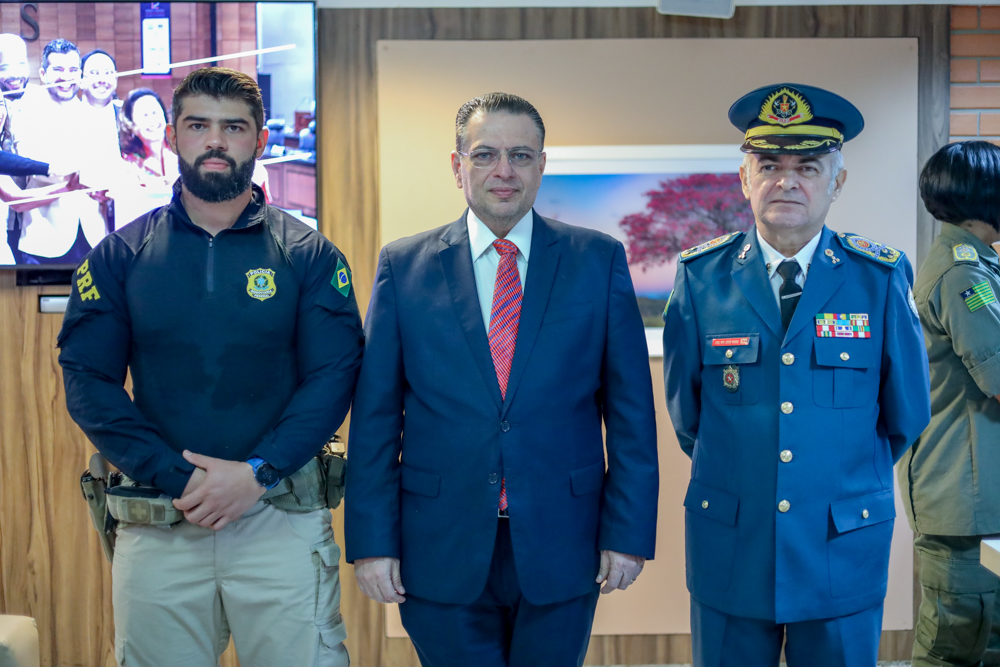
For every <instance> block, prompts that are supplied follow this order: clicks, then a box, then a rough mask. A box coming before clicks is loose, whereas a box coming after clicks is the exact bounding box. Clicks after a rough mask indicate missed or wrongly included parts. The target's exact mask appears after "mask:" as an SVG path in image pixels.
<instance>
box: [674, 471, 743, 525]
mask: <svg viewBox="0 0 1000 667" xmlns="http://www.w3.org/2000/svg"><path fill="white" fill-rule="evenodd" d="M739 506H740V499H739V498H738V497H737V496H734V495H733V494H731V493H726V492H725V491H719V490H718V489H713V488H712V487H710V486H705V485H704V484H702V483H701V482H698V481H696V480H693V479H692V480H691V483H690V484H689V485H688V490H687V496H685V497H684V507H686V508H687V509H688V511H689V512H691V513H692V514H695V515H698V516H703V517H705V518H707V519H712V520H713V521H718V522H719V523H724V524H726V525H727V526H735V525H736V513H737V510H738V509H739Z"/></svg>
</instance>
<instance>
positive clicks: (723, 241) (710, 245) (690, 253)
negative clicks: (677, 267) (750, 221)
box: [679, 232, 743, 262]
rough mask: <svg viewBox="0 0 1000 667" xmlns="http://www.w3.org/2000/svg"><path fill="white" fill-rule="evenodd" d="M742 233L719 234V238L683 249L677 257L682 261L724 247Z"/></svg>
mask: <svg viewBox="0 0 1000 667" xmlns="http://www.w3.org/2000/svg"><path fill="white" fill-rule="evenodd" d="M742 235H743V232H730V233H729V234H726V235H725V236H720V237H719V238H715V239H712V240H711V241H706V242H705V243H702V244H701V245H696V246H695V247H693V248H688V249H687V250H685V251H683V252H682V253H681V254H680V257H679V259H680V261H682V262H686V261H688V260H689V259H694V258H695V257H700V256H701V255H704V254H705V253H706V252H709V251H711V250H718V249H719V248H724V247H726V246H727V245H729V244H730V243H732V242H733V241H735V240H736V239H738V238H739V237H740V236H742Z"/></svg>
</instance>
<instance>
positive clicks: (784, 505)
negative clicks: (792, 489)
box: [778, 500, 792, 513]
mask: <svg viewBox="0 0 1000 667" xmlns="http://www.w3.org/2000/svg"><path fill="white" fill-rule="evenodd" d="M790 509H792V504H791V503H790V502H788V501H787V500H782V501H781V502H780V503H778V511H779V512H781V513H785V512H787V511H788V510H790Z"/></svg>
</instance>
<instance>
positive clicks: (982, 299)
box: [961, 280, 997, 313]
mask: <svg viewBox="0 0 1000 667" xmlns="http://www.w3.org/2000/svg"><path fill="white" fill-rule="evenodd" d="M961 296H962V298H963V299H965V305H966V306H968V307H969V310H970V311H972V312H973V313H974V312H976V311H977V310H979V309H980V308H982V307H983V306H985V305H986V304H988V303H993V302H995V301H996V300H997V297H996V295H995V294H993V288H992V287H990V283H989V281H987V280H984V281H983V282H981V283H976V284H975V285H973V286H972V287H970V288H969V289H967V290H965V291H964V292H962V294H961Z"/></svg>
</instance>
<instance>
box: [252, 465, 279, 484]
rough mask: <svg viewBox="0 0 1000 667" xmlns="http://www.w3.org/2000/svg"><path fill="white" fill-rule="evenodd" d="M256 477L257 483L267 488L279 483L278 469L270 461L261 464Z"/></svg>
mask: <svg viewBox="0 0 1000 667" xmlns="http://www.w3.org/2000/svg"><path fill="white" fill-rule="evenodd" d="M254 477H256V478H257V483H258V484H260V485H261V486H263V487H265V488H271V487H272V486H274V485H275V484H277V483H278V471H277V470H275V469H274V468H273V467H272V466H271V464H269V463H262V464H260V466H258V467H257V472H256V473H255V474H254Z"/></svg>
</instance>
